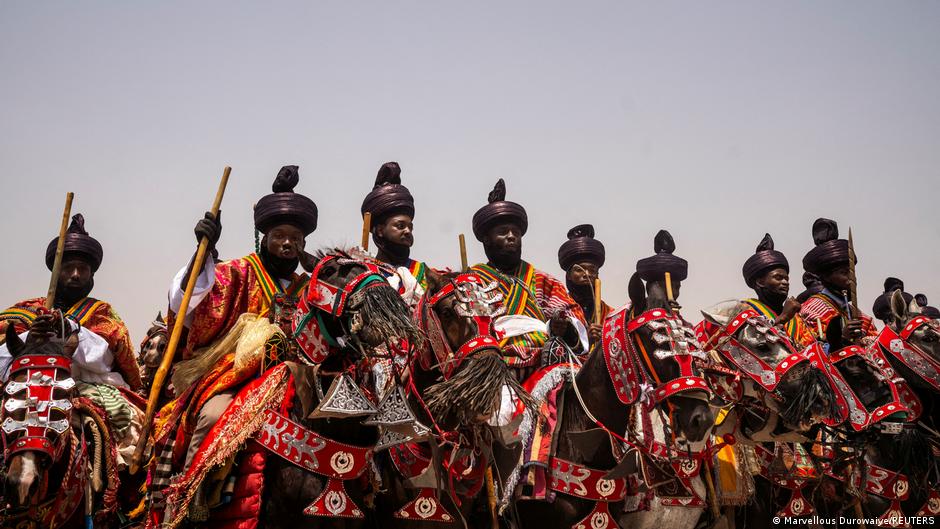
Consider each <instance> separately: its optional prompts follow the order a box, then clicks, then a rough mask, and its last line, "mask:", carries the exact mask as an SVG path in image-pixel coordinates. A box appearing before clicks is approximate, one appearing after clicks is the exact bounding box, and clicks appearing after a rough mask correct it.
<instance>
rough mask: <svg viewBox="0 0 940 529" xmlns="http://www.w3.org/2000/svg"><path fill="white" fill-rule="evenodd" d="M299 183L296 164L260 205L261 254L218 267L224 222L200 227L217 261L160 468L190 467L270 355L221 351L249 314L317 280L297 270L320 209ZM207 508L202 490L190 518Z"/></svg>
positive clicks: (189, 334) (198, 296)
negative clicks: (167, 452)
mask: <svg viewBox="0 0 940 529" xmlns="http://www.w3.org/2000/svg"><path fill="white" fill-rule="evenodd" d="M299 178H300V176H299V173H298V167H297V166H296V165H286V166H284V167H282V168H281V170H280V171H279V172H278V174H277V177H276V178H275V180H274V184H273V185H272V191H273V192H272V193H271V194H269V195H265V196H263V197H262V198H261V199H260V200H258V202H257V203H256V204H255V206H254V224H255V230H256V236H257V235H258V234H260V235H261V239H260V241H258V242H257V243H256V251H255V252H254V253H251V254H249V255H247V256H245V257H241V258H239V259H232V260H230V261H223V262H216V260H215V259H214V258H213V257H212V256H214V255H217V253H218V252H217V251H216V249H215V245H216V243H217V242H218V240H219V236H220V235H221V231H222V226H221V223H220V220H219V219H218V218H214V217H213V216H212V214H211V213H206V215H205V218H203V219H200V220H199V221H198V222H197V224H196V228H195V234H196V240H197V241H199V240H201V239H202V238H203V237H206V238H207V239H208V240H209V244H210V252H209V253H211V254H212V256H209V255H207V258H206V263H205V266H204V267H203V269H202V270H201V271H200V272H199V274H200V275H199V277H198V278H197V281H196V288H195V290H194V292H193V295H192V298H191V300H190V304H189V307H188V310H187V313H186V314H185V315H184V317H185V327H186V330H185V333H186V334H185V337H184V338H183V339H182V340H181V344H180V349H181V350H180V351H179V352H178V354H179V356H180V357H181V358H182V359H183V360H184V361H183V362H180V363H178V364H177V365H176V367H175V370H176V371H175V373H174V377H173V382H174V386H177V385H178V383H179V382H180V381H183V380H184V379H183V377H182V376H181V373H182V372H185V373H186V374H187V377H186V378H185V382H186V384H187V385H186V386H185V387H175V388H174V389H175V390H176V392H177V395H179V397H178V398H177V399H176V400H174V401H172V402H170V403H169V404H167V405H166V407H164V408H163V410H161V412H160V415H159V417H158V420H157V421H156V425H155V428H154V439H155V441H156V442H157V443H158V447H159V446H161V445H162V443H166V442H167V440H168V439H171V438H172V439H175V441H172V440H171V441H169V442H170V443H171V444H172V448H173V458H172V461H163V462H160V461H158V462H157V465H158V466H159V465H160V464H165V465H172V466H173V467H174V468H176V469H186V468H188V467H189V464H190V462H191V461H192V460H193V458H194V457H195V455H196V454H197V452H198V450H199V447H200V445H201V444H202V441H203V439H205V437H206V435H207V434H208V433H209V431H210V430H211V429H212V426H213V425H215V423H216V422H217V421H218V419H219V417H220V416H221V415H222V413H224V412H225V410H226V409H227V408H228V406H229V404H230V403H231V402H232V400H233V398H234V395H235V393H236V392H237V390H238V389H239V388H240V387H241V385H243V384H244V383H245V382H247V381H248V380H249V379H251V378H252V377H254V376H255V375H257V374H258V373H259V372H260V370H261V362H262V361H263V358H262V356H263V354H254V355H241V354H240V355H239V356H238V358H236V351H235V350H230V349H226V350H221V349H222V348H220V347H214V346H217V345H219V344H223V343H229V342H230V341H231V340H232V336H230V333H242V332H246V333H247V332H248V331H247V330H246V329H248V328H249V327H248V325H247V324H246V323H245V322H246V320H244V319H242V316H243V315H248V316H256V318H255V319H254V320H250V321H262V320H270V319H273V318H274V316H275V313H276V312H277V310H278V309H279V306H280V305H279V304H280V303H282V302H284V300H288V303H289V300H290V299H292V298H295V297H296V296H298V295H299V293H300V291H301V290H302V289H303V288H304V286H306V284H307V282H308V280H309V277H308V275H307V274H298V273H297V267H298V264H300V259H301V257H302V256H303V255H304V248H305V245H306V240H305V239H306V237H307V236H308V235H310V234H311V233H312V232H313V231H314V230H315V229H316V227H317V206H316V204H315V203H314V202H313V201H312V200H310V199H309V198H307V197H306V196H304V195H301V194H299V193H295V192H294V187H296V186H297V183H298V181H299ZM220 216H221V215H220ZM191 267H192V261H190V265H188V266H187V267H184V268H183V269H182V270H180V271H179V273H178V274H177V275H176V277H175V278H174V280H173V283H172V285H171V287H170V291H169V302H170V307H169V309H170V310H169V314H168V319H167V326H168V327H169V328H172V327H173V321H174V320H175V318H178V317H180V315H179V314H177V312H178V311H179V308H180V306H181V302H182V298H183V288H184V285H185V284H186V283H187V279H188V277H189V274H190V273H194V272H193V271H192V270H191ZM231 349H234V347H232V348H231ZM239 349H241V347H239ZM246 356H247V357H246ZM184 390H185V391H184ZM161 450H163V449H161ZM163 451H165V450H163ZM166 478H168V476H164V477H161V480H162V481H163V482H159V481H160V480H156V479H155V480H154V481H155V482H154V483H153V485H152V486H151V491H154V492H156V493H157V494H158V495H159V492H160V490H162V489H161V488H162V487H164V486H166V485H167V484H168V482H167V480H166ZM206 509H207V506H206V500H205V498H204V497H202V495H201V491H200V494H199V495H197V497H196V498H195V499H194V500H193V503H192V504H191V505H190V509H189V515H190V517H191V518H192V519H194V520H196V521H198V520H202V519H204V517H205V516H207V514H208V513H207V511H206Z"/></svg>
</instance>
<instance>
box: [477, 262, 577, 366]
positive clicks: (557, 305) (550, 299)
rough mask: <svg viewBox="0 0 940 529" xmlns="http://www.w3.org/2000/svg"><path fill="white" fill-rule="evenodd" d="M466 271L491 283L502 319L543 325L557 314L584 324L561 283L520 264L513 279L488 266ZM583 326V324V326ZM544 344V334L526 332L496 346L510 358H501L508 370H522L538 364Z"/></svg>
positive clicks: (533, 268) (525, 264)
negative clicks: (497, 294)
mask: <svg viewBox="0 0 940 529" xmlns="http://www.w3.org/2000/svg"><path fill="white" fill-rule="evenodd" d="M470 270H471V271H472V272H473V273H475V274H477V275H479V276H480V277H482V278H483V280H484V281H486V282H495V283H496V284H497V285H499V290H500V292H502V294H503V307H504V308H505V314H506V315H522V316H529V317H532V318H535V319H537V320H541V321H547V320H548V319H549V317H550V315H551V314H554V313H557V312H561V313H562V314H564V315H565V316H568V317H572V318H575V319H577V320H579V321H580V322H581V323H582V324H585V320H584V312H582V310H581V307H580V306H578V303H577V302H575V301H574V300H573V299H572V298H571V296H570V295H569V294H568V290H567V289H566V288H565V285H564V283H562V282H561V281H559V280H557V279H555V278H554V277H552V276H550V275H548V274H546V273H545V272H542V271H541V270H537V269H536V268H535V267H534V266H532V265H531V264H529V263H527V262H525V261H522V263H520V265H519V269H518V270H517V271H516V273H515V274H513V275H507V274H505V273H503V272H500V271H499V270H497V269H496V268H494V267H493V266H490V265H488V264H478V265H475V266H473V267H471V268H470ZM585 326H586V324H585ZM547 340H548V336H547V335H546V334H545V333H544V332H530V333H527V334H524V335H521V336H514V337H511V338H506V339H504V340H502V341H501V343H500V345H501V346H502V347H503V350H504V351H508V352H510V353H511V354H509V355H506V356H505V357H504V358H505V359H506V362H507V363H508V364H509V365H511V366H516V367H526V366H530V365H534V364H536V363H537V362H538V360H539V353H540V352H541V350H542V346H544V345H545V342H546V341H547Z"/></svg>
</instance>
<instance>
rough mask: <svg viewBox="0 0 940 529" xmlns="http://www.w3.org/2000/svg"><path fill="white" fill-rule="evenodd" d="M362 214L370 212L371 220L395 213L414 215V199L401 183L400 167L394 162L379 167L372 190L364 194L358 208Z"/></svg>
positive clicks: (377, 219) (378, 220)
mask: <svg viewBox="0 0 940 529" xmlns="http://www.w3.org/2000/svg"><path fill="white" fill-rule="evenodd" d="M360 211H361V212H362V214H363V216H365V214H366V213H371V214H372V221H373V222H380V221H382V220H383V219H385V218H387V217H389V216H391V215H396V214H400V213H403V214H406V215H408V216H409V217H411V218H412V219H414V217H415V199H414V198H413V197H412V196H411V192H410V191H408V188H407V187H405V186H403V185H401V167H400V166H399V165H398V163H396V162H388V163H386V164H383V165H382V167H380V168H379V174H378V175H376V177H375V185H374V186H373V187H372V191H371V192H370V193H369V194H368V195H366V198H365V200H363V201H362V208H360Z"/></svg>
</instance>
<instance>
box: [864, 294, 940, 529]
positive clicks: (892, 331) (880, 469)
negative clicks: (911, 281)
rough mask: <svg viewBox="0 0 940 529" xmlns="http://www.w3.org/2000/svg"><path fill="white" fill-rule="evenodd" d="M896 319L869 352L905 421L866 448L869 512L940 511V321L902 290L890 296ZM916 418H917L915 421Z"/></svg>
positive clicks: (878, 435) (926, 513) (881, 514)
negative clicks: (939, 449)
mask: <svg viewBox="0 0 940 529" xmlns="http://www.w3.org/2000/svg"><path fill="white" fill-rule="evenodd" d="M890 306H891V311H892V314H893V316H894V318H893V319H892V320H890V321H889V322H888V324H887V325H886V326H885V327H884V328H883V329H882V330H881V332H880V333H879V335H878V338H877V340H876V342H875V343H874V344H872V345H871V349H870V351H869V355H870V357H871V358H873V359H874V361H875V362H876V363H877V364H878V365H879V367H880V368H881V369H882V370H883V372H884V375H885V378H887V379H889V380H891V381H892V382H893V383H894V384H895V385H896V386H897V393H898V397H899V400H900V401H901V403H902V404H904V405H906V406H907V407H908V408H910V410H909V416H908V417H906V420H897V419H896V420H895V421H896V422H894V423H888V424H887V426H886V427H881V428H878V429H877V430H876V432H875V433H876V435H875V437H874V439H872V441H871V442H870V443H869V444H868V446H867V449H866V451H865V460H864V468H865V471H866V473H867V475H866V477H867V478H868V479H866V480H865V484H866V488H865V491H866V493H867V495H866V498H865V511H866V513H867V514H868V515H869V516H873V517H881V518H892V517H898V516H904V515H906V516H937V515H940V473H938V463H940V461H938V459H937V457H936V456H935V455H934V450H933V447H934V446H937V445H938V444H940V438H938V437H940V436H938V434H937V431H936V429H935V427H936V425H937V422H936V419H937V418H936V414H937V412H938V409H937V406H936V404H937V399H938V397H940V394H938V393H940V347H938V346H937V342H938V340H940V322H938V321H937V320H933V319H930V318H927V317H925V316H923V315H921V314H920V307H919V306H918V305H917V304H916V302H912V303H911V304H910V305H908V304H906V303H905V302H904V298H903V296H902V295H901V293H900V292H895V293H894V294H893V295H892V297H891V300H890ZM915 421H916V422H915Z"/></svg>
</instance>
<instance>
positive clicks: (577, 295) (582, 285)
mask: <svg viewBox="0 0 940 529" xmlns="http://www.w3.org/2000/svg"><path fill="white" fill-rule="evenodd" d="M605 258H606V253H605V251H604V244H603V243H601V241H599V240H597V239H595V238H594V226H592V225H590V224H581V225H578V226H575V227H574V228H571V229H570V230H568V240H567V241H565V242H564V243H563V244H562V245H561V247H560V248H558V265H559V266H561V269H562V270H564V271H565V285H567V287H568V292H569V293H570V294H571V297H572V298H573V299H574V300H575V301H576V302H577V303H578V306H579V307H580V308H581V312H582V313H584V318H585V321H586V322H589V324H590V326H589V327H588V336H589V338H590V342H591V345H593V344H595V343H597V342H599V341H600V340H601V332H602V328H603V321H604V319H605V318H606V317H607V315H608V314H610V312H611V311H612V310H613V309H612V308H611V307H610V305H608V304H607V303H604V301H603V300H601V311H600V317H599V318H595V315H594V302H595V300H594V280H595V279H597V278H598V275H599V273H600V269H601V267H602V266H604V260H605ZM595 321H600V322H602V323H601V324H597V323H594V322H595Z"/></svg>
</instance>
